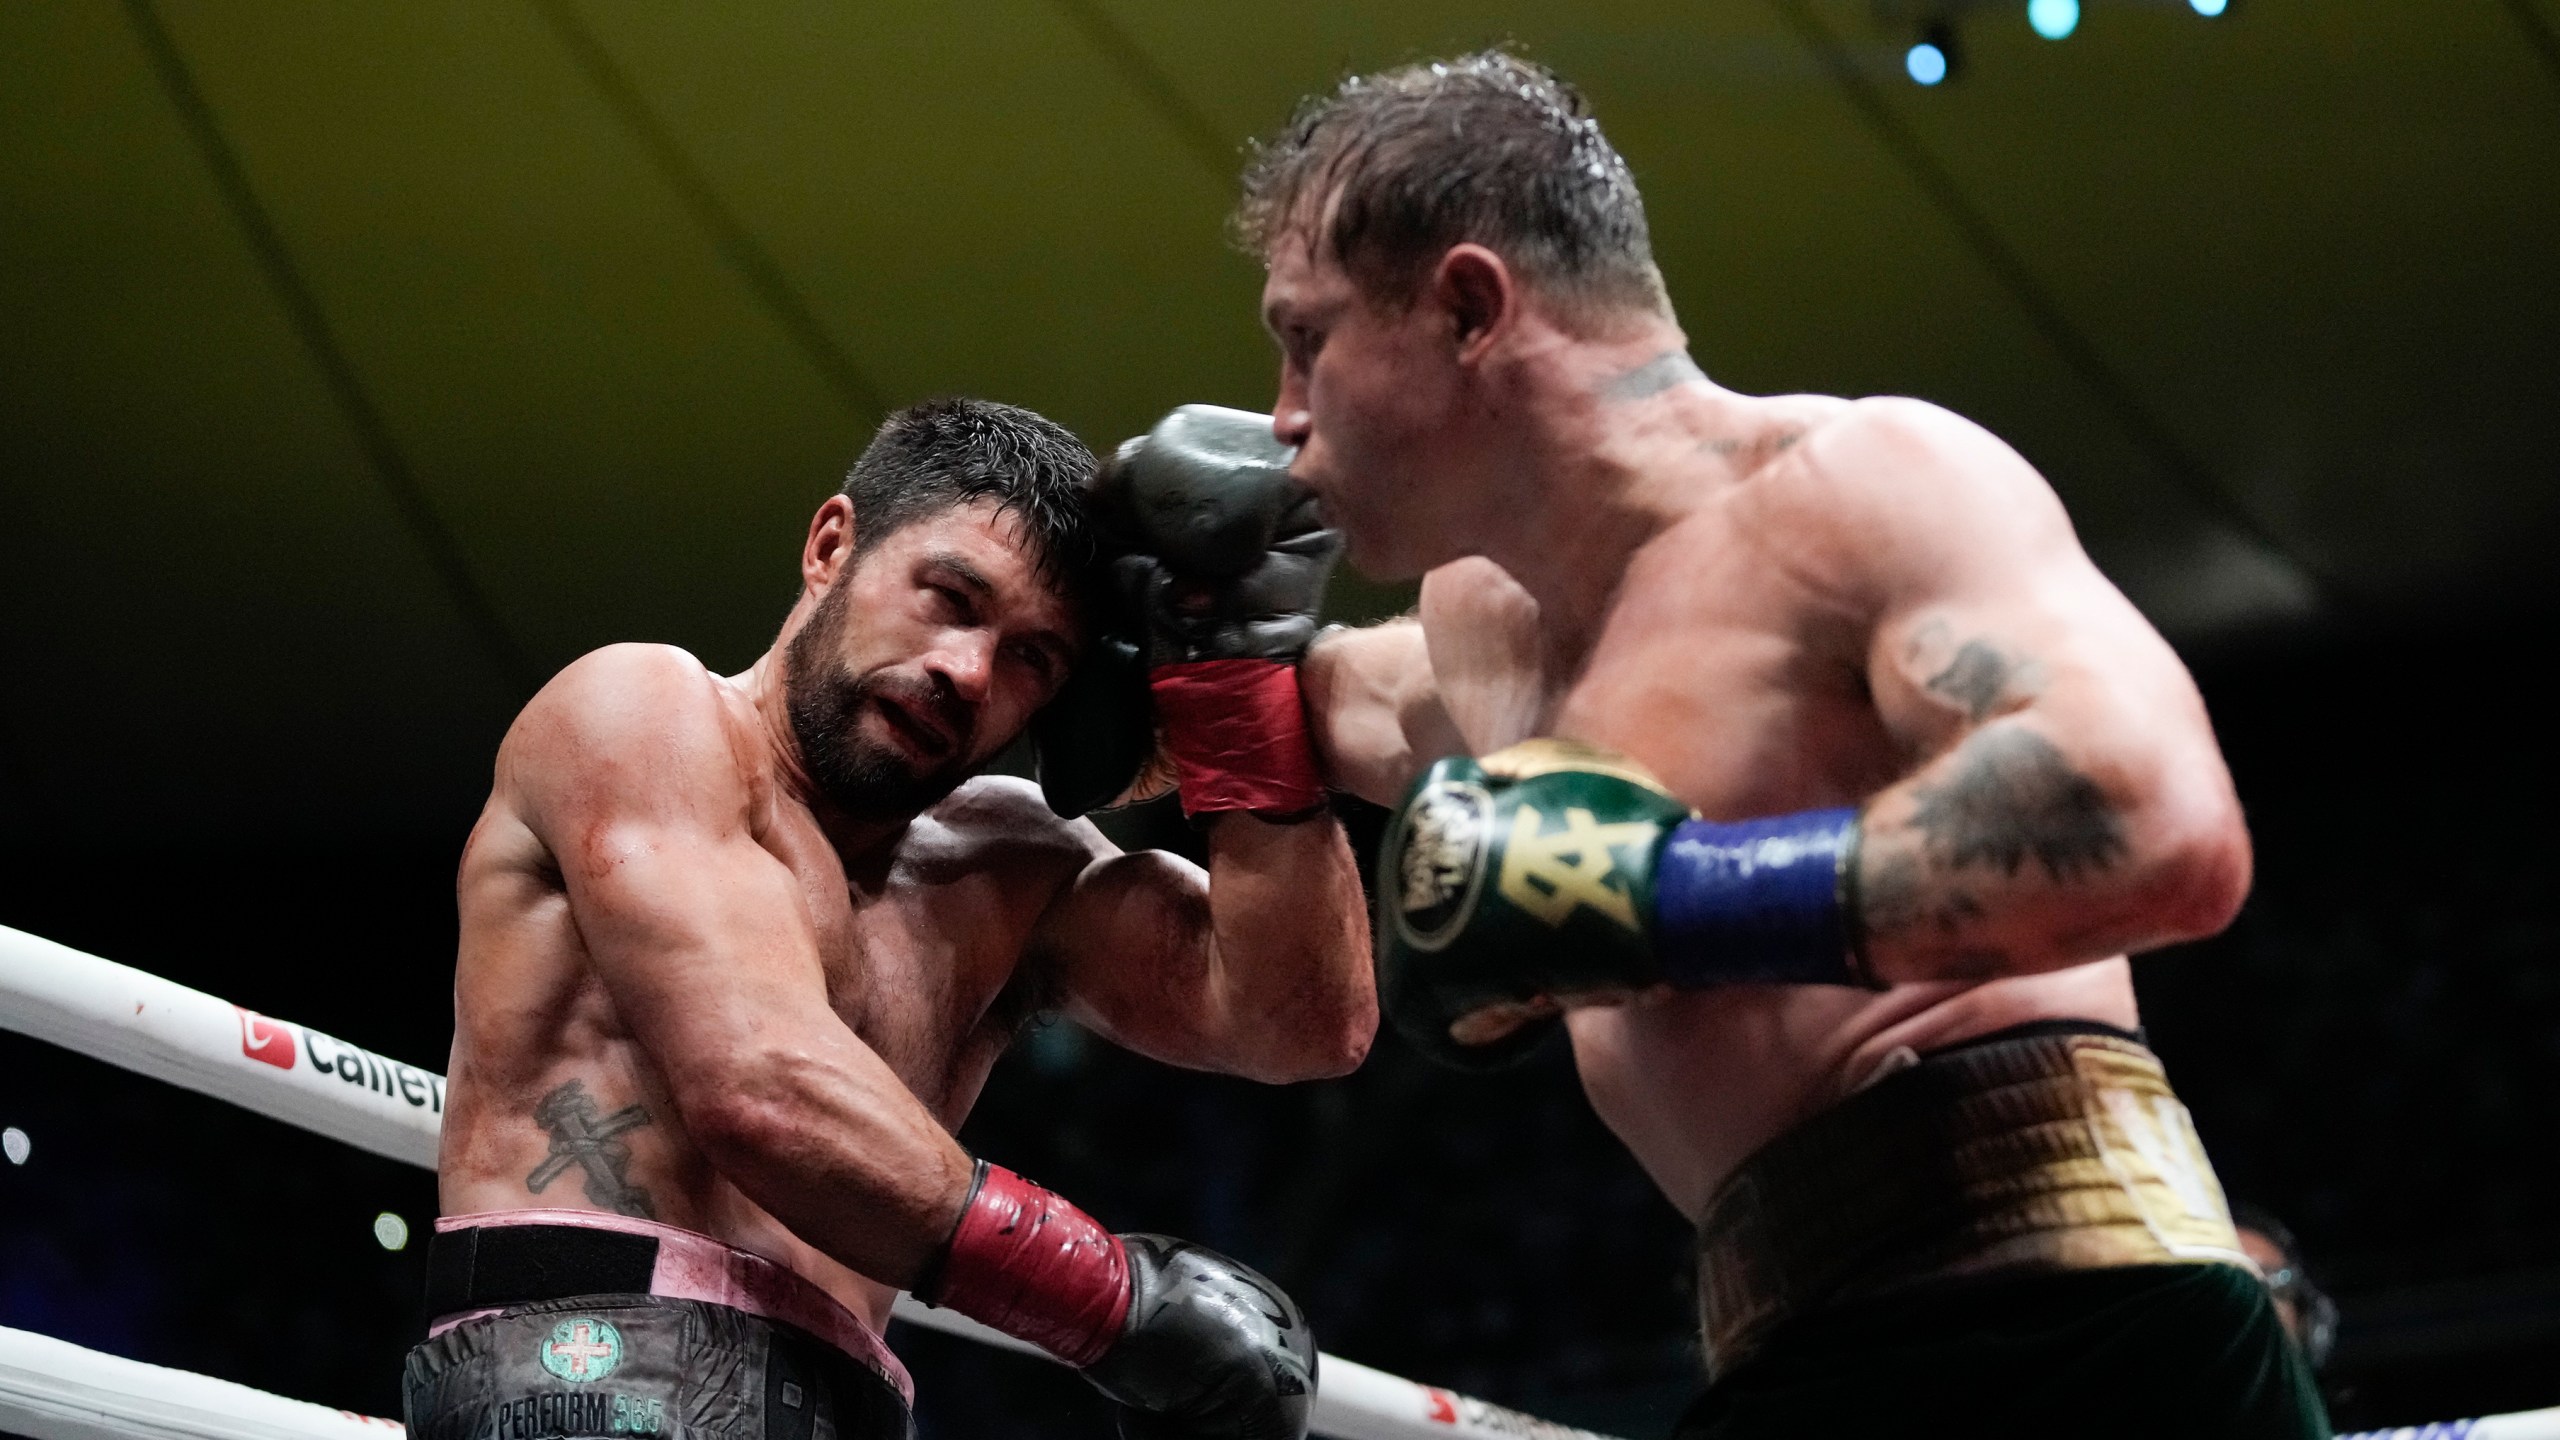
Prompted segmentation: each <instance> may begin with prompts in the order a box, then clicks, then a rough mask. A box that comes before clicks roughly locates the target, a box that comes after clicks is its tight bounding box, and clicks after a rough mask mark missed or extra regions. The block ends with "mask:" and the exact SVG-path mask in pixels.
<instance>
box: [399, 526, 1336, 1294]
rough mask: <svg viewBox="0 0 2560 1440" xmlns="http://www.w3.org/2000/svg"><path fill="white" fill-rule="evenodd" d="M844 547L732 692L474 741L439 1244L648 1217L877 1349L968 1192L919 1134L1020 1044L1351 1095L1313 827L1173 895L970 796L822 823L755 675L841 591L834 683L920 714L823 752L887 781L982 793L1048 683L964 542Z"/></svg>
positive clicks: (1235, 859) (950, 1127) (925, 538)
mask: <svg viewBox="0 0 2560 1440" xmlns="http://www.w3.org/2000/svg"><path fill="white" fill-rule="evenodd" d="M852 536H853V517H852V515H851V512H850V509H849V508H848V507H847V505H846V502H844V501H843V500H842V499H840V498H839V499H836V500H830V501H829V502H828V504H827V506H826V507H824V508H822V509H821V510H820V511H819V513H818V516H817V518H816V520H815V521H814V522H813V523H812V526H811V529H810V535H809V539H808V543H807V546H806V548H805V550H804V552H803V557H802V573H803V578H804V582H805V585H804V593H803V595H802V597H801V600H800V602H799V603H798V605H796V606H795V608H794V609H793V611H792V614H791V616H790V618H789V619H788V620H787V621H786V622H785V625H784V627H783V632H782V636H781V638H780V639H778V640H777V641H776V642H775V645H774V647H773V649H772V650H770V651H768V652H767V653H766V654H765V655H764V656H763V657H762V658H761V659H759V660H758V661H757V662H756V663H755V665H754V666H753V667H751V668H750V669H748V670H747V671H746V672H745V673H743V674H740V675H736V676H730V677H722V676H718V675H714V674H712V673H711V672H709V671H708V670H706V669H705V668H704V667H703V666H702V665H701V664H700V663H699V662H697V661H696V660H694V659H693V657H691V656H690V655H687V654H685V653H683V652H682V651H678V650H674V649H670V648H667V647H663V646H647V645H621V646H614V647H611V648H608V649H605V650H600V651H597V652H595V653H594V654H591V655H589V656H587V657H586V658H584V659H582V660H580V661H578V662H577V663H576V664H574V665H572V666H570V667H569V668H568V669H567V670H565V671H563V672H562V673H561V674H560V675H559V677H558V678H556V679H554V680H553V681H552V682H551V684H550V685H548V686H547V687H545V688H544V690H543V691H542V693H541V694H540V695H538V696H537V697H535V699H534V701H533V702H532V703H531V704H530V705H529V706H527V707H526V709H525V712H524V714H523V715H522V716H521V717H519V718H518V720H517V721H516V724H515V726H514V727H513V729H511V730H510V731H509V733H508V735H507V738H506V740H505V742H504V744H503V746H502V747H501V749H500V751H499V756H498V764H497V776H496V783H495V785H494V787H493V789H492V791H491V794H490V798H489V802H488V806H487V808H486V809H485V810H484V811H483V813H482V815H481V818H480V821H479V824H478V825H477V826H476V827H475V828H474V830H473V831H472V835H471V839H470V843H469V845H468V847H467V848H466V850H465V852H464V856H463V861H462V868H461V876H460V884H459V889H460V900H461V912H462V944H461V953H460V959H459V968H458V974H457V979H456V985H455V1012H456V1028H455V1036H454V1047H453V1056H452V1065H451V1082H450V1083H451V1089H450V1092H449V1094H450V1109H449V1112H448V1114H447V1118H446V1123H445V1128H444V1142H443V1153H442V1157H441V1160H440V1164H439V1172H438V1173H439V1181H440V1192H441V1201H442V1206H443V1209H444V1212H445V1213H447V1214H461V1213H467V1212H477V1211H492V1210H509V1209H522V1208H527V1207H543V1208H570V1209H601V1210H612V1211H617V1212H620V1213H623V1214H630V1215H640V1216H646V1217H649V1218H653V1219H656V1220H659V1221H662V1222H665V1223H668V1224H673V1225H679V1226H683V1227H685V1228H687V1229H690V1230H695V1231H699V1232H701V1233H704V1234H708V1235H712V1236H716V1237H718V1238H720V1239H723V1240H726V1241H728V1242H729V1243H731V1244H734V1245H737V1246H740V1247H742V1248H744V1249H748V1250H751V1251H755V1252H757V1253H759V1254H762V1255H764V1256H766V1257H768V1258H770V1259H773V1260H775V1261H778V1262H780V1263H781V1264H783V1265H786V1266H788V1267H789V1268H791V1269H792V1270H795V1271H797V1272H799V1273H800V1274H802V1275H804V1276H806V1277H808V1278H809V1279H811V1280H813V1281H815V1282H817V1283H818V1284H819V1285H820V1286H822V1287H824V1288H825V1289H826V1290H828V1291H829V1292H831V1293H832V1294H834V1295H835V1296H836V1297H837V1298H838V1299H839V1300H842V1301H843V1302H844V1303H846V1304H847V1305H848V1306H850V1307H851V1308H853V1309H854V1311H855V1312H856V1313H857V1314H862V1315H864V1316H866V1317H868V1318H869V1319H870V1321H871V1322H872V1323H873V1325H874V1326H875V1327H876V1326H879V1325H883V1324H885V1323H886V1322H887V1318H888V1309H889V1305H890V1302H891V1301H892V1300H893V1299H894V1298H895V1294H896V1292H897V1290H899V1289H900V1288H903V1287H905V1286H907V1285H909V1284H912V1283H913V1282H914V1281H915V1280H916V1278H917V1277H918V1274H919V1272H920V1271H921V1270H922V1269H923V1267H924V1266H925V1264H926V1263H927V1261H928V1259H929V1258H930V1257H931V1256H932V1255H933V1254H934V1253H935V1252H936V1251H937V1250H938V1248H939V1247H940V1245H941V1244H942V1242H943V1241H944V1240H945V1238H946V1237H947V1236H948V1235H949V1234H950V1232H951V1229H952V1226H953V1224H954V1223H955V1221H956V1220H957V1217H958V1215H959V1210H960V1206H961V1203H962V1200H963V1196H964V1191H965V1189H966V1186H967V1184H968V1180H969V1175H970V1160H969V1157H968V1156H967V1155H966V1154H964V1153H963V1152H962V1151H961V1149H960V1147H959V1146H958V1145H957V1144H956V1143H955V1142H954V1141H953V1140H952V1138H951V1132H952V1131H954V1130H955V1129H956V1128H957V1127H958V1126H959V1124H960V1122H961V1120H962V1118H963V1117H965V1116H966V1115H967V1114H968V1111H969V1108H970V1106H971V1105H972V1104H973V1103H974V1102H975V1101H976V1098H977V1095H978V1091H979V1088H980V1087H981V1086H982V1085H983V1084H984V1083H985V1080H986V1077H987V1073H988V1070H989V1069H990V1067H992V1066H993V1065H994V1063H995V1061H996V1059H997V1057H998V1056H999V1055H1000V1054H1002V1052H1003V1051H1004V1049H1005V1047H1006V1045H1007V1044H1008V1043H1009V1042H1010V1041H1011V1040H1012V1038H1013V1037H1014V1035H1015V1034H1016V1033H1017V1031H1018V1030H1019V1029H1020V1028H1021V1026H1022V1024H1023V1022H1024V1021H1025V1019H1026V1018H1027V1017H1028V1016H1030V1015H1031V1014H1033V1013H1034V1012H1037V1011H1042V1010H1048V1009H1063V1010H1064V1011H1065V1012H1066V1013H1067V1014H1070V1015H1072V1016H1074V1017H1076V1018H1077V1019H1079V1020H1080V1021H1082V1022H1083V1023H1085V1024H1088V1025H1090V1026H1092V1027H1093V1028H1094V1029H1096V1030H1097V1031H1098V1032H1100V1033H1101V1034H1103V1035H1105V1036H1107V1037H1109V1038H1111V1039H1114V1040H1116V1041H1118V1042H1120V1043H1122V1044H1124V1045H1127V1046H1129V1047H1130V1048H1132V1049H1135V1050H1138V1051H1140V1052H1141V1053H1144V1054H1147V1055H1150V1056H1153V1057H1155V1058H1157V1059H1159V1060H1163V1061H1165V1062H1167V1063H1171V1064H1176V1065H1183V1066H1190V1067H1195V1068H1201V1069H1211V1070H1220V1071H1225V1072H1228V1073H1233V1074H1239V1075H1245V1076H1250V1077H1253V1078H1257V1079H1262V1080H1267V1081H1284V1080H1294V1079H1301V1078H1309V1077H1314V1076H1319V1075H1330V1074H1338V1073H1341V1072H1343V1071H1346V1070H1348V1069H1351V1068H1352V1067H1354V1066H1356V1065H1357V1064H1358V1063H1359V1060H1360V1058H1361V1056H1362V1054H1363V1053H1364V1052H1365V1051H1366V1049H1367V1046H1368V1042H1369V1037H1370V1035H1371V1033H1372V1031H1373V1029H1374V1026H1375V1001H1374V999H1373V997H1372V993H1371V990H1370V982H1369V978H1368V956H1367V930H1366V923H1365V919H1364V917H1363V914H1362V904H1361V899H1360V892H1359V882H1358V877H1357V875H1356V873H1355V872H1354V870H1353V865H1352V860H1351V857H1350V853H1349V850H1348V848H1347V846H1346V845H1345V844H1344V842H1343V839H1342V836H1341V834H1340V831H1339V828H1338V827H1337V826H1335V825H1334V824H1333V823H1332V822H1331V821H1330V820H1317V821H1311V822H1306V823H1301V824H1294V825H1272V824H1266V823H1264V822H1262V821H1260V820H1257V819H1254V818H1252V817H1250V816H1242V815H1234V816H1228V817H1225V818H1222V819H1220V820H1218V821H1217V822H1216V823H1215V825H1214V827H1213V828H1212V830H1211V831H1210V835H1209V844H1210V851H1211V861H1210V866H1209V870H1208V873H1207V874H1206V875H1204V874H1203V873H1202V872H1201V871H1200V869H1199V868H1198V867H1195V866H1193V865H1191V864H1189V863H1188V862H1186V861H1183V860H1181V859H1178V858H1176V857H1173V856H1169V855H1165V854H1162V853H1159V852H1153V851H1148V852H1139V853H1134V854H1123V853H1121V852H1120V851H1119V850H1117V849H1116V848H1115V847H1114V846H1112V845H1111V843H1110V842H1109V841H1107V840H1105V839H1104V838H1103V837H1102V835H1101V833H1100V832H1099V831H1097V830H1095V829H1094V828H1093V826H1092V825H1090V824H1089V823H1086V822H1083V821H1075V822H1068V821H1062V820H1059V819H1057V818H1056V817H1055V816H1053V815H1052V814H1050V813H1049V810H1048V808H1047V806H1046V805H1045V804H1044V803H1043V802H1042V800H1041V799H1040V796H1039V793H1038V791H1037V790H1036V789H1034V788H1033V787H1032V786H1030V785H1029V784H1027V783H1025V782H1022V781H1018V780H1013V779H1009V778H1004V777H994V776H988V777H980V778H976V779H970V780H966V781H964V782H963V783H961V784H960V785H959V786H958V788H956V789H955V790H953V791H951V793H950V794H949V795H948V796H947V797H946V798H944V799H942V800H940V801H939V802H938V803H935V804H933V805H932V806H931V807H930V808H928V809H927V810H925V811H924V813H922V814H920V815H916V816H913V817H912V818H909V817H904V816H896V815H891V816H867V817H866V816H853V815H848V814H845V813H844V812H843V811H841V810H840V809H838V808H836V807H835V806H834V805H832V804H831V803H829V802H828V801H827V800H826V799H825V798H824V797H823V795H821V794H820V792H819V791H818V790H817V788H816V787H815V786H814V785H813V784H812V782H811V781H810V780H809V778H808V773H807V771H806V769H805V768H804V765H803V759H802V756H801V754H800V749H799V746H798V744H797V743H796V741H795V740H794V738H793V734H794V732H793V729H792V726H791V724H790V722H789V720H788V718H787V711H786V708H785V691H784V673H783V672H784V668H785V665H786V663H787V662H786V652H787V651H788V650H789V649H790V645H791V641H792V639H793V637H794V636H795V635H797V634H799V633H800V631H801V630H802V628H803V627H804V626H806V625H807V624H808V622H809V621H810V618H811V616H812V614H813V612H814V611H815V610H816V609H817V607H818V605H819V602H820V599H821V597H823V596H825V595H826V594H827V592H828V590H829V589H830V587H832V586H834V585H835V584H837V583H838V581H839V579H840V578H844V576H845V572H846V570H847V569H848V568H850V569H851V572H852V573H851V575H850V578H849V579H846V580H845V583H846V584H848V585H849V586H850V587H851V589H850V592H849V593H848V595H847V596H846V597H845V603H846V605H847V607H848V608H847V611H846V613H847V614H848V615H849V617H850V620H849V623H848V624H846V625H845V626H844V627H843V628H844V633H843V635H842V636H841V638H840V642H839V644H840V648H841V650H842V658H843V659H844V661H845V662H846V663H847V665H848V666H849V669H850V672H851V673H856V674H871V675H879V676H883V677H885V678H886V679H887V680H889V681H891V682H893V683H892V687H891V688H890V690H889V691H888V692H886V693H888V694H890V695H902V694H903V695H923V694H939V695H941V696H943V697H945V700H946V702H947V703H946V704H945V705H943V706H941V707H935V706H931V705H925V706H918V705H913V704H908V705H901V704H899V703H896V702H895V701H893V700H885V699H884V700H881V701H878V702H877V703H870V704H866V705H865V707H864V708H863V709H862V711H861V712H860V713H859V715H858V717H857V718H856V719H855V720H854V722H853V723H854V724H856V725H858V726H860V727H862V728H863V729H864V731H865V733H866V734H867V735H869V736H871V737H872V738H874V739H875V740H878V741H880V742H882V743H884V744H886V745H889V746H891V747H892V748H893V749H894V750H895V751H896V752H897V753H899V754H902V755H904V756H905V757H907V759H908V760H909V761H910V762H911V763H912V764H913V765H914V766H916V767H917V768H918V769H920V770H924V769H945V770H948V771H949V773H952V774H959V773H964V772H966V771H970V770H974V769H975V768H976V767H977V766H979V765H982V764H983V763H984V762H985V761H986V759H987V758H988V757H990V756H992V755H994V754H995V753H996V752H997V751H998V750H1000V749H1002V748H1003V746H1004V745H1005V744H1006V743H1007V742H1009V741H1010V740H1011V739H1012V738H1013V736H1014V735H1015V734H1016V733H1018V732H1019V731H1020V729H1021V728H1022V726H1023V724H1024V723H1025V722H1026V721H1027V719H1028V718H1029V716H1030V715H1031V713H1032V712H1033V711H1034V710H1035V709H1037V708H1038V706H1039V704H1041V703H1042V702H1043V701H1045V700H1046V699H1047V697H1048V696H1049V695H1050V694H1052V693H1054V691H1055V689H1056V687H1057V684H1058V683H1059V681H1060V680H1061V679H1062V678H1063V675H1064V666H1065V663H1066V661H1067V658H1068V657H1069V656H1070V655H1071V653H1072V648H1073V641H1072V638H1071V637H1072V635H1073V626H1072V623H1071V618H1070V615H1069V612H1068V610H1067V608H1066V605H1065V602H1064V601H1062V600H1061V599H1059V598H1058V597H1057V596H1056V595H1055V594H1054V592H1053V591H1051V590H1050V589H1049V588H1048V587H1047V586H1045V585H1044V584H1043V583H1041V582H1040V581H1039V580H1038V578H1037V576H1036V574H1035V571H1034V569H1033V566H1032V564H1031V562H1030V560H1029V559H1028V557H1027V556H1026V555H1025V554H1024V552H1023V551H1022V550H1021V549H1020V547H1019V546H1018V545H1017V544H1016V543H1015V532H1014V530H1013V526H1012V522H1011V520H1010V519H1009V518H1008V517H1005V516H1002V515H999V514H998V513H997V512H995V511H994V510H993V509H992V508H991V507H988V506H985V505H973V506H968V507H963V508H960V509H957V510H953V511H949V512H945V513H944V514H942V515H939V516H935V517H929V518H927V519H923V520H919V521H916V522H914V523H912V524H910V525H908V526H907V527H905V528H902V529H900V530H899V531H897V532H896V533H894V534H892V535H890V536H888V537H887V538H885V539H884V540H883V541H882V542H881V543H880V544H879V545H878V546H877V547H876V548H875V549H874V550H872V551H871V552H869V553H867V554H865V555H864V556H862V557H861V558H860V560H859V561H855V560H854V559H853V558H852V554H851V551H852ZM952 767H957V768H952Z"/></svg>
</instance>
